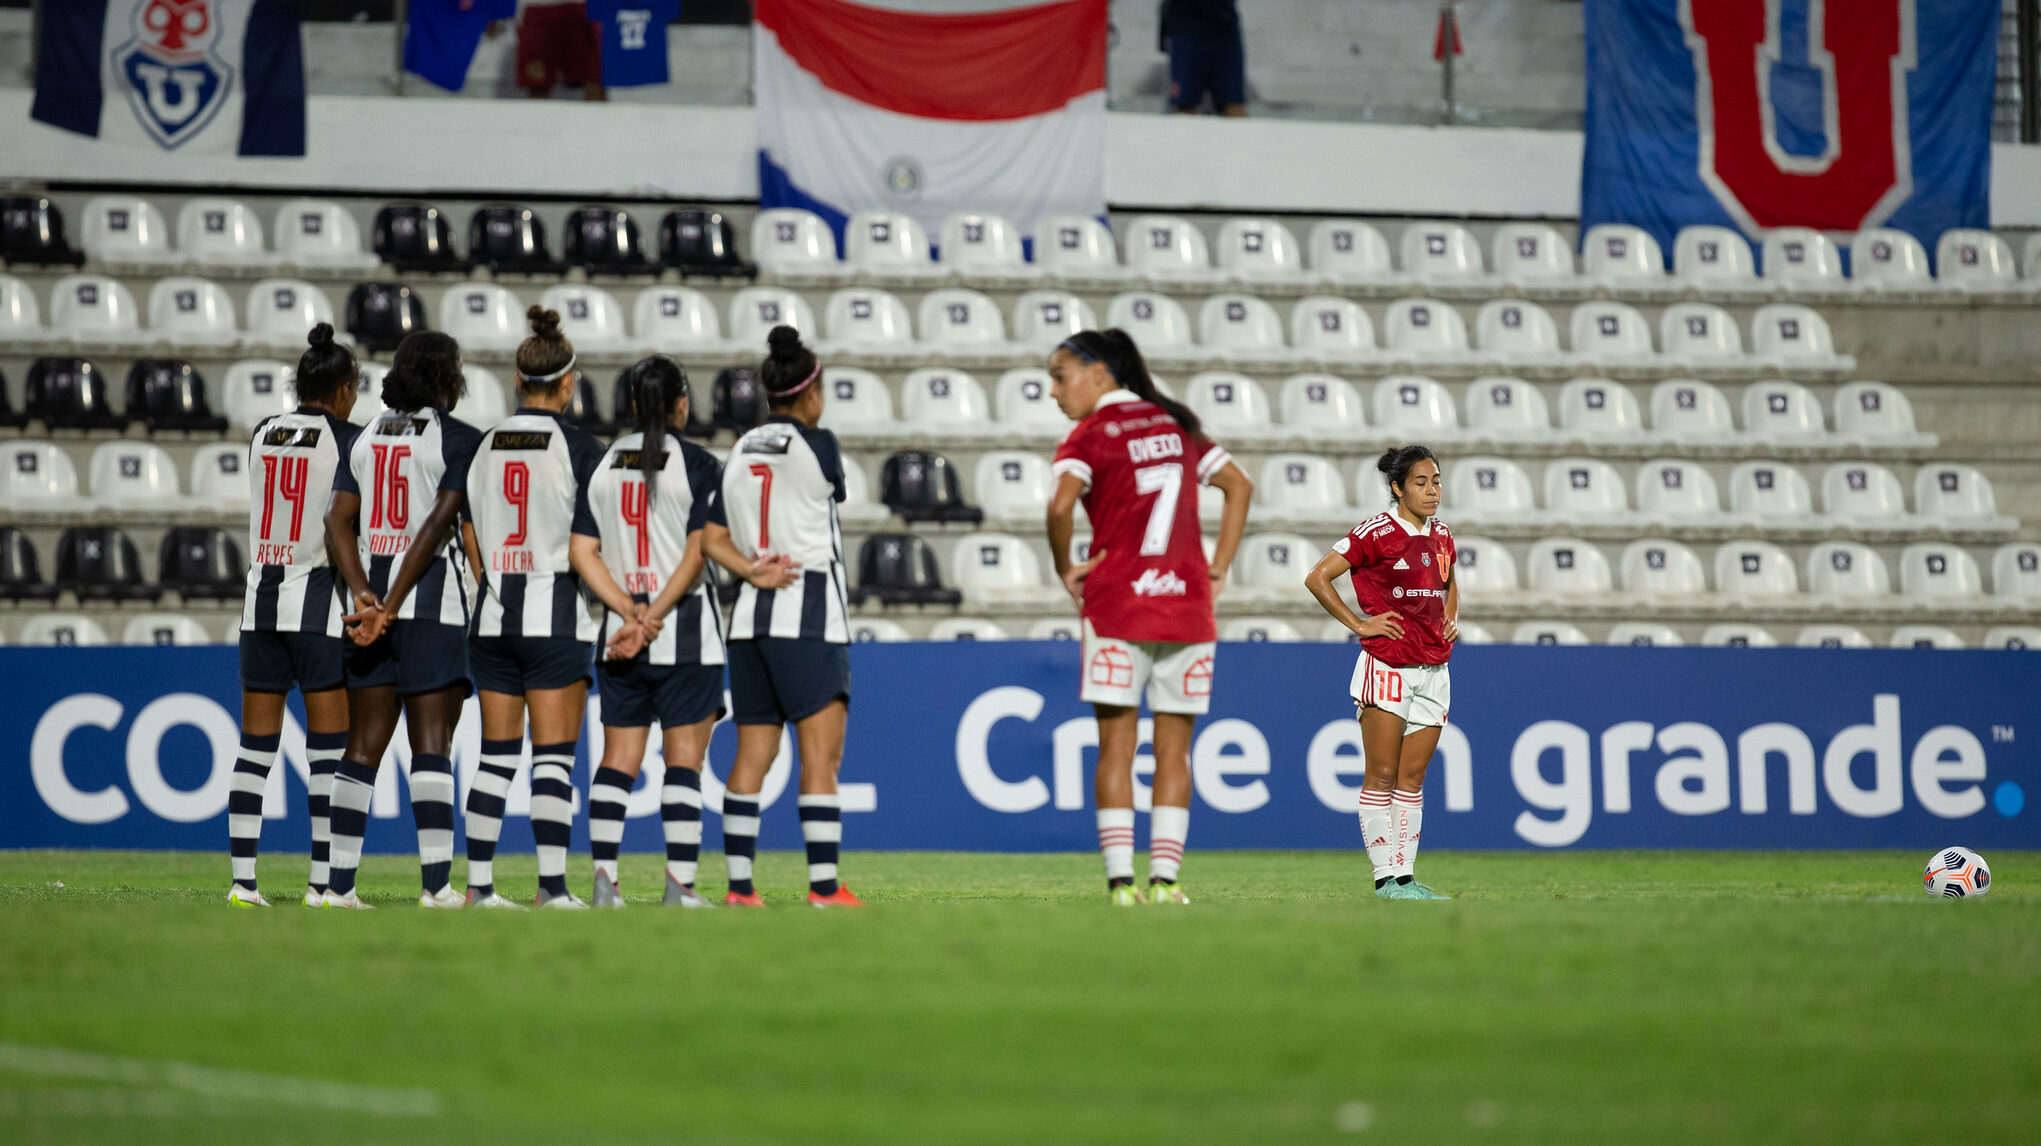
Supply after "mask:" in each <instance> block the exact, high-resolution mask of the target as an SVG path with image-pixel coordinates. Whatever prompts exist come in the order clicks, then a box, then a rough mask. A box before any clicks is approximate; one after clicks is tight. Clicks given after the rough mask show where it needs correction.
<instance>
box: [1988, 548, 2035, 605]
mask: <svg viewBox="0 0 2041 1146" xmlns="http://www.w3.org/2000/svg"><path fill="white" fill-rule="evenodd" d="M1991 587H1992V591H1993V592H1994V593H1997V594H1998V595H1999V596H2000V597H2004V598H2006V599H2007V600H2019V601H2037V602H2041V544H2036V543H2034V542H2032V541H2015V542H2013V543H2011V544H2009V545H2001V546H1999V550H1998V552H1997V553H1994V554H1992V557H1991Z"/></svg>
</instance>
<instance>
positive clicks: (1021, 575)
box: [949, 503, 1046, 599]
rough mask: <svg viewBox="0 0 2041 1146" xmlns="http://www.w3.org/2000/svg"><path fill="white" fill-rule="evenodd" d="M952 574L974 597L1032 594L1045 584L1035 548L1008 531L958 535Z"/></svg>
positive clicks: (951, 554) (966, 594)
mask: <svg viewBox="0 0 2041 1146" xmlns="http://www.w3.org/2000/svg"><path fill="white" fill-rule="evenodd" d="M1044 504H1046V503H1044ZM949 574H950V580H951V583H952V584H954V585H956V587H957V588H959V589H962V590H963V591H964V594H965V596H966V597H970V598H981V599H982V598H987V597H1013V596H1016V595H1029V594H1036V593H1039V592H1040V591H1041V588H1042V565H1041V562H1040V561H1039V560H1037V559H1036V557H1035V551H1034V550H1032V549H1030V548H1028V546H1027V543H1026V542H1024V541H1022V540H1021V539H1020V538H1018V537H1014V536H1011V535H1009V534H1005V533H967V534H965V535H964V536H962V537H959V538H957V543H956V544H955V545H954V546H952V547H951V548H950V568H949Z"/></svg>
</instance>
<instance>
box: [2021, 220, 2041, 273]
mask: <svg viewBox="0 0 2041 1146" xmlns="http://www.w3.org/2000/svg"><path fill="white" fill-rule="evenodd" d="M2020 258H2021V265H2023V266H2025V267H2026V268H2027V276H2026V277H2027V280H2028V281H2029V282H2037V281H2041V231H2035V232H2033V233H2031V234H2029V235H2028V236H2027V242H2026V245H2025V249H2024V251H2023V253H2022V254H2021V255H2020Z"/></svg>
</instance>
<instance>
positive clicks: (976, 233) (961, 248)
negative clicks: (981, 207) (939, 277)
mask: <svg viewBox="0 0 2041 1146" xmlns="http://www.w3.org/2000/svg"><path fill="white" fill-rule="evenodd" d="M940 253H941V255H942V261H943V265H944V266H946V267H950V268H952V269H954V270H956V271H958V272H960V273H963V274H971V273H991V274H1000V273H1008V274H1010V273H1013V272H1015V271H1022V270H1025V269H1027V265H1028V262H1027V256H1026V254H1025V253H1024V252H1023V251H1022V250H1021V236H1020V232H1019V231H1017V230H1015V229H1014V225H1013V224H1012V223H1010V222H1008V221H1007V220H1005V219H1003V218H1001V217H1000V216H998V215H987V214H983V213H981V212H977V211H963V212H957V213H955V214H952V215H950V216H948V217H946V218H945V219H943V228H942V248H941V251H940Z"/></svg>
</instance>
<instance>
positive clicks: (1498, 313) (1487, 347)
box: [1474, 298, 1564, 362]
mask: <svg viewBox="0 0 2041 1146" xmlns="http://www.w3.org/2000/svg"><path fill="white" fill-rule="evenodd" d="M1474 343H1475V345H1476V346H1479V347H1480V348H1481V349H1482V350H1483V351H1484V352H1485V353H1487V354H1490V355H1494V356H1495V357H1497V358H1499V359H1500V360H1502V361H1504V362H1549V361H1552V360H1554V359H1556V358H1558V357H1559V356H1560V355H1561V354H1562V353H1564V351H1563V350H1562V349H1561V347H1560V345H1559V324H1558V323H1556V322H1554V321H1553V320H1552V315H1551V314H1550V312H1548V311H1546V309H1545V308H1544V307H1542V306H1539V305H1538V304H1537V303H1533V302H1524V301H1522V300H1520V299H1513V298H1499V299H1492V300H1490V301H1488V302H1485V303H1483V304H1482V305H1481V309H1480V310H1479V311H1477V312H1476V313H1475V315H1474Z"/></svg>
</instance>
